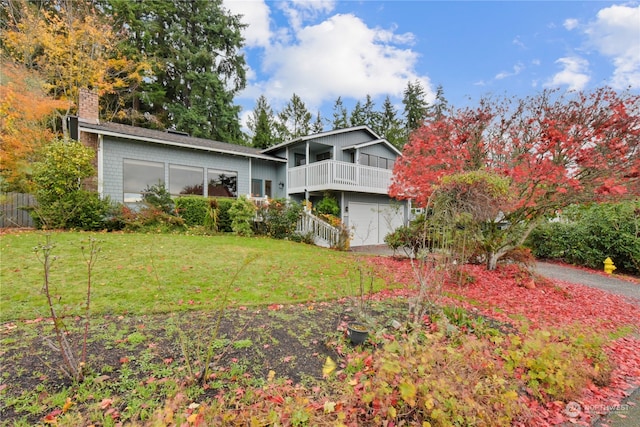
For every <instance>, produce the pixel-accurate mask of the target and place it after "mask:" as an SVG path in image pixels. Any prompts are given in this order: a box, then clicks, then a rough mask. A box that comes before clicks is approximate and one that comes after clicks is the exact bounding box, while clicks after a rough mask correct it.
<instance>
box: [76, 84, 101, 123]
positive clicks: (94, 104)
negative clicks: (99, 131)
mask: <svg viewBox="0 0 640 427" xmlns="http://www.w3.org/2000/svg"><path fill="white" fill-rule="evenodd" d="M98 101H99V97H98V92H95V91H93V90H90V89H87V88H82V89H80V93H79V99H78V121H80V122H84V123H96V124H97V123H100V120H99V115H98V113H99V111H100V107H99V106H98Z"/></svg>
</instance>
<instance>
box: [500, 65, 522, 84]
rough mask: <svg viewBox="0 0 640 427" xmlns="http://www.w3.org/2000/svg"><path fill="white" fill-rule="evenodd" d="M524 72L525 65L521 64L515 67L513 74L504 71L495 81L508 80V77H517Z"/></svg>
mask: <svg viewBox="0 0 640 427" xmlns="http://www.w3.org/2000/svg"><path fill="white" fill-rule="evenodd" d="M522 70H524V65H522V63H520V62H519V63H517V64H516V65H514V66H513V71H512V72H508V71H502V72H500V73H498V74H497V75H496V77H495V79H496V80H502V79H506V78H507V77H513V76H517V75H518V74H520V73H521V72H522Z"/></svg>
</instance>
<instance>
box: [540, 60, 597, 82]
mask: <svg viewBox="0 0 640 427" xmlns="http://www.w3.org/2000/svg"><path fill="white" fill-rule="evenodd" d="M556 64H560V65H561V66H562V71H560V72H559V73H557V74H555V75H554V76H553V77H552V78H551V79H550V80H549V81H548V82H547V83H546V84H545V86H547V87H556V86H568V88H567V89H568V90H582V89H584V87H585V86H586V85H587V83H588V82H589V80H590V77H589V62H588V61H587V60H586V59H584V58H580V57H578V56H571V57H565V58H560V59H558V60H557V61H556Z"/></svg>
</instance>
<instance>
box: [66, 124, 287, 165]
mask: <svg viewBox="0 0 640 427" xmlns="http://www.w3.org/2000/svg"><path fill="white" fill-rule="evenodd" d="M82 124H83V123H78V130H79V131H80V132H86V133H94V134H96V135H103V136H112V137H115V138H124V139H130V140H135V141H142V142H148V143H152V144H159V145H166V146H171V147H180V148H187V149H191V150H198V151H208V152H211V153H219V154H227V155H231V156H239V157H249V158H254V159H260V160H268V161H273V162H279V163H286V162H287V159H283V158H281V157H276V156H269V155H264V154H251V153H243V152H240V151H234V150H225V149H222V148H214V147H204V146H199V145H193V144H185V143H181V142H177V141H169V140H165V139H160V138H151V137H144V136H138V135H131V134H127V133H124V132H116V131H112V130H107V129H96V128H94V127H85V126H82ZM85 124H86V123H85Z"/></svg>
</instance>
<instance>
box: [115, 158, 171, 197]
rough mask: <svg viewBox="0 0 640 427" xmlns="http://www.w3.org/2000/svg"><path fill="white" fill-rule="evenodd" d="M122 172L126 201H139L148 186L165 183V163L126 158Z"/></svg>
mask: <svg viewBox="0 0 640 427" xmlns="http://www.w3.org/2000/svg"><path fill="white" fill-rule="evenodd" d="M122 174H123V193H124V197H123V200H124V203H136V202H139V201H141V200H142V195H143V194H144V191H145V190H146V189H147V188H149V187H152V186H154V185H158V184H161V185H164V163H159V162H146V161H143V160H131V159H124V161H123V164H122Z"/></svg>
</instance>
